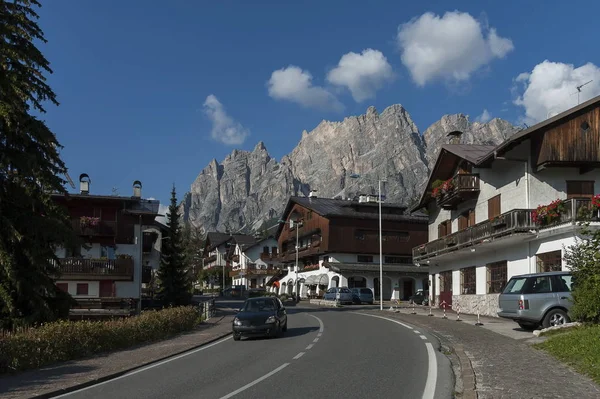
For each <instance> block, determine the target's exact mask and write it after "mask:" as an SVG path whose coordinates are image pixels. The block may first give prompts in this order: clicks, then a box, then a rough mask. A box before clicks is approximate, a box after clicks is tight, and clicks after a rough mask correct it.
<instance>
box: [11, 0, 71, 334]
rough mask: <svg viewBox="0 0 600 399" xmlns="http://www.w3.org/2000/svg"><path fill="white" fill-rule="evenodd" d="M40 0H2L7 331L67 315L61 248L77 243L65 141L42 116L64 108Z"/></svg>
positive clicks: (67, 301) (67, 302)
mask: <svg viewBox="0 0 600 399" xmlns="http://www.w3.org/2000/svg"><path fill="white" fill-rule="evenodd" d="M34 7H40V4H39V3H38V1H36V0H13V1H8V0H0V328H12V327H16V326H20V325H31V324H33V323H39V322H45V321H50V320H54V319H56V318H57V317H60V316H64V315H65V314H68V309H69V304H70V297H69V296H68V294H64V293H62V292H61V291H59V290H58V289H57V287H56V285H55V278H56V277H57V276H58V267H57V266H56V265H57V258H56V256H55V254H54V250H55V248H57V247H58V246H67V245H68V246H72V245H75V239H76V238H75V235H74V233H73V230H72V228H71V226H70V223H69V219H68V216H67V214H66V212H65V211H64V210H63V209H61V208H60V207H59V206H58V205H57V204H56V203H55V202H54V201H53V200H52V197H51V193H52V192H56V193H64V192H65V189H64V184H65V181H64V180H63V179H62V176H64V175H65V174H66V168H65V165H64V163H63V162H62V160H61V159H60V156H59V153H58V151H59V149H60V148H61V146H60V144H59V143H58V140H57V138H56V136H55V135H54V133H53V132H52V131H50V129H49V128H48V126H46V123H45V122H44V121H42V120H40V119H39V118H38V117H37V116H35V115H34V113H36V114H38V115H39V114H43V113H45V112H46V111H45V109H44V103H51V104H54V105H58V102H57V101H56V96H55V94H54V92H53V91H52V89H51V88H50V87H49V86H48V85H47V84H46V78H45V76H44V75H45V74H46V73H52V71H51V69H50V64H49V62H48V61H47V60H46V58H45V57H44V55H43V54H42V53H41V52H40V51H39V50H38V48H37V47H36V46H35V44H34V41H39V42H46V40H45V38H44V33H43V32H42V30H41V29H40V28H39V26H38V25H37V23H36V20H37V19H38V15H37V14H36V12H35V11H34Z"/></svg>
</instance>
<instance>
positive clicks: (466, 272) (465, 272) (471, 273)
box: [460, 266, 476, 295]
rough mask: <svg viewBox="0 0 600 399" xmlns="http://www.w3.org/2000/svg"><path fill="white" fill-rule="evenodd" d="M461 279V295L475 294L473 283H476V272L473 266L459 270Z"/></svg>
mask: <svg viewBox="0 0 600 399" xmlns="http://www.w3.org/2000/svg"><path fill="white" fill-rule="evenodd" d="M460 275H461V279H462V282H461V284H462V289H461V294H462V295H475V285H476V278H475V275H476V272H475V266H472V267H466V268H464V269H461V271H460Z"/></svg>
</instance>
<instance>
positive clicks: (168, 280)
mask: <svg viewBox="0 0 600 399" xmlns="http://www.w3.org/2000/svg"><path fill="white" fill-rule="evenodd" d="M180 218H181V215H180V214H179V207H178V206H177V195H176V192H175V185H173V190H171V204H170V205H169V211H168V212H167V232H166V237H164V238H163V241H162V247H161V256H160V268H159V269H158V279H159V281H160V286H159V288H158V298H159V299H161V300H162V301H163V304H164V305H165V306H181V305H188V304H189V303H190V301H191V295H192V294H191V281H190V278H189V275H188V270H187V269H188V265H187V258H186V254H185V243H184V237H183V232H182V226H181V219H180Z"/></svg>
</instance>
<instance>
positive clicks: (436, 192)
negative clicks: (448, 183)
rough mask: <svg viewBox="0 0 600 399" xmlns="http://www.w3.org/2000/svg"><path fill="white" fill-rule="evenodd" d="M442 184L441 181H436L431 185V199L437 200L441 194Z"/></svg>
mask: <svg viewBox="0 0 600 399" xmlns="http://www.w3.org/2000/svg"><path fill="white" fill-rule="evenodd" d="M442 184H444V182H443V181H441V180H436V181H434V182H433V183H431V196H432V197H433V198H437V197H439V196H440V195H441V194H442Z"/></svg>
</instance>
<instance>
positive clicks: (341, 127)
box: [182, 104, 516, 231]
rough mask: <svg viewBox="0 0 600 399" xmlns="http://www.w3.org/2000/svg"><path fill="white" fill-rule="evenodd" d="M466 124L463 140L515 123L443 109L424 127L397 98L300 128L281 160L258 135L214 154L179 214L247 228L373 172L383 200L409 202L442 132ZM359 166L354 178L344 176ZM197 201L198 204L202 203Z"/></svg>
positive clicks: (500, 135) (365, 182)
mask: <svg viewBox="0 0 600 399" xmlns="http://www.w3.org/2000/svg"><path fill="white" fill-rule="evenodd" d="M455 130H459V131H461V132H463V134H462V136H461V138H460V141H461V142H462V143H482V144H483V143H486V144H488V143H499V142H501V141H503V140H504V139H506V138H507V137H508V136H509V135H510V134H512V133H513V132H515V131H516V128H515V127H514V126H512V125H511V124H510V123H508V122H506V121H504V120H502V119H494V120H492V121H490V122H488V123H479V122H470V120H469V117H468V116H466V115H464V114H454V115H444V116H443V117H442V118H441V119H440V120H439V121H437V122H435V123H434V124H432V125H431V126H429V127H428V128H427V129H426V130H425V131H424V132H423V134H422V135H421V134H420V133H419V129H418V127H417V126H416V124H415V123H414V121H413V120H412V118H411V116H410V114H409V113H408V111H407V110H406V109H405V108H404V107H403V106H402V105H400V104H394V105H391V106H389V107H387V108H385V109H384V110H383V112H381V113H378V111H377V109H376V108H375V107H373V106H371V107H368V108H367V110H366V112H365V114H363V115H359V116H353V117H347V118H344V119H343V120H342V121H338V122H332V121H326V120H323V121H321V122H320V123H319V125H318V126H317V127H315V128H314V129H313V130H312V131H311V132H307V131H306V130H304V131H303V132H302V138H301V140H300V142H299V143H298V145H297V146H296V148H294V149H293V150H292V152H291V153H290V154H288V155H285V156H284V157H282V159H281V161H280V162H277V161H276V160H275V159H273V158H271V156H270V155H269V153H268V151H267V148H266V146H265V144H264V143H263V142H259V143H258V144H257V145H256V146H255V147H254V150H253V151H252V152H247V151H240V150H233V151H232V153H231V154H230V155H228V156H227V157H226V158H225V160H224V161H223V163H222V164H219V163H218V162H217V161H216V160H213V161H211V162H210V163H209V165H208V166H207V167H206V168H205V169H204V170H203V171H202V172H201V173H200V174H199V175H198V177H197V178H196V180H195V181H194V182H193V183H192V185H191V189H190V192H189V194H188V195H186V197H185V201H184V202H183V203H182V208H183V214H184V219H185V220H186V221H188V222H190V223H192V224H193V225H195V226H199V227H203V228H204V229H205V231H215V230H217V231H225V230H226V229H234V230H235V231H237V230H242V231H251V230H253V229H258V228H260V227H261V226H262V224H263V223H265V222H266V221H268V220H269V219H273V218H277V217H279V216H280V214H281V212H282V211H283V208H284V207H285V205H286V203H287V200H288V198H289V196H291V195H308V193H309V192H310V190H311V189H316V190H318V192H319V196H321V197H334V196H341V197H344V198H346V197H353V196H354V195H356V194H357V193H375V192H376V190H377V179H378V178H387V181H388V183H387V184H386V190H387V192H386V195H387V198H388V201H390V202H398V203H404V204H410V203H412V202H413V201H414V200H415V199H416V198H417V196H418V195H419V194H420V192H419V190H420V187H421V185H422V184H423V182H424V181H425V180H426V179H427V176H428V174H429V167H430V165H431V164H432V162H433V160H435V157H436V156H437V153H438V152H439V149H440V147H441V146H442V145H443V144H444V143H446V142H448V138H447V137H446V135H447V134H448V133H449V132H451V131H455ZM349 173H357V174H359V175H360V176H361V177H360V178H359V179H356V180H354V179H347V176H348V174H349ZM200 204H201V205H200Z"/></svg>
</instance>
